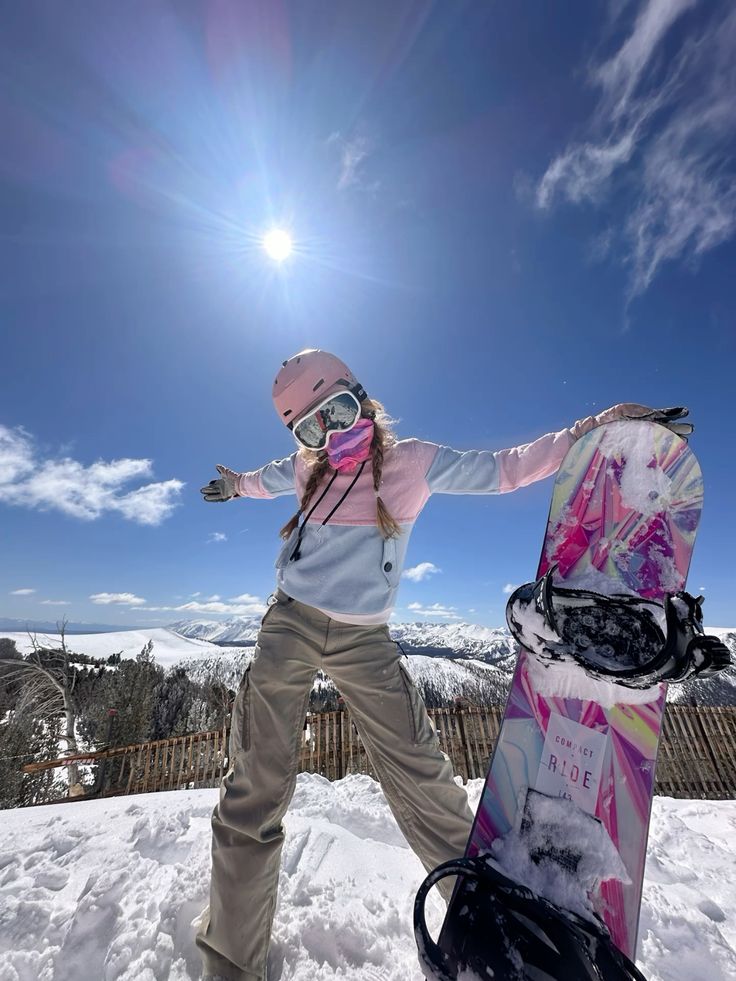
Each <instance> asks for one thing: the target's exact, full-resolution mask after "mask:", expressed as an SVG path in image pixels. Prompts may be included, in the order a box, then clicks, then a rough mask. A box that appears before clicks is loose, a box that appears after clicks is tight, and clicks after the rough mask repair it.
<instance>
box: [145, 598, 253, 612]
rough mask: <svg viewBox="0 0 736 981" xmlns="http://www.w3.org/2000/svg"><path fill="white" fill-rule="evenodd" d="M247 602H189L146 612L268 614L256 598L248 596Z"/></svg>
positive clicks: (153, 607) (151, 608)
mask: <svg viewBox="0 0 736 981" xmlns="http://www.w3.org/2000/svg"><path fill="white" fill-rule="evenodd" d="M245 598H246V599H247V602H243V603H240V602H236V603H233V602H231V603H223V602H221V601H219V600H206V601H205V602H202V603H197V602H189V603H182V604H181V605H180V606H147V607H145V609H146V610H155V611H165V612H167V613H225V614H227V615H228V616H261V615H262V614H263V613H265V612H266V609H267V607H266V604H265V603H263V602H262V601H261V600H259V599H257V597H255V596H246V597H245Z"/></svg>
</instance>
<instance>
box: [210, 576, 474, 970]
mask: <svg viewBox="0 0 736 981" xmlns="http://www.w3.org/2000/svg"><path fill="white" fill-rule="evenodd" d="M277 597H278V600H277V602H276V603H275V604H274V605H273V606H271V607H270V608H269V609H268V610H267V612H266V615H265V616H264V618H263V622H262V624H261V630H260V633H259V635H258V642H257V645H256V649H255V656H254V658H253V660H252V661H251V664H250V665H249V667H248V669H247V670H246V672H245V674H244V676H243V680H242V682H241V686H240V690H239V692H238V695H237V697H236V699H235V703H234V705H233V712H232V729H231V734H230V769H229V770H228V772H227V773H226V774H225V776H224V778H223V780H222V784H221V786H220V801H219V804H218V805H217V806H216V807H215V809H214V811H213V813H212V879H211V885H210V903H209V906H208V907H207V909H206V910H205V911H204V914H203V917H202V921H201V925H200V927H199V931H198V933H197V938H196V942H197V946H198V947H199V948H200V952H201V955H202V959H203V962H204V969H205V973H208V972H210V973H212V974H218V975H222V976H223V977H225V978H227V979H229V981H261V979H263V978H264V975H265V971H266V956H267V953H268V947H269V942H270V936H271V924H272V921H273V915H274V909H275V906H276V893H277V887H278V878H279V867H280V858H281V847H282V845H283V842H284V828H283V825H282V823H281V822H282V819H283V817H284V815H285V813H286V810H287V808H288V805H289V802H290V801H291V798H292V794H293V793H294V786H295V783H296V773H297V764H298V758H299V753H300V747H301V741H302V732H303V727H304V718H305V715H306V711H307V704H308V701H309V693H310V691H311V689H312V682H313V680H314V676H315V674H316V672H317V670H318V669H321V670H323V671H325V672H326V673H327V674H328V675H329V676H330V677H331V678H332V680H333V681H334V682H335V685H336V686H337V688H338V689H339V691H340V693H341V695H342V696H343V698H344V700H345V703H346V705H347V707H348V710H349V712H350V715H351V717H352V720H353V722H354V723H355V725H356V727H357V729H358V732H359V733H360V737H361V740H362V741H363V745H364V746H365V749H366V751H367V753H368V756H369V758H370V761H371V764H372V765H373V768H374V771H375V772H376V774H377V775H378V777H379V779H380V781H381V786H382V788H383V792H384V794H385V795H386V798H387V800H388V803H389V806H390V808H391V810H392V812H393V814H394V817H395V818H396V821H397V822H398V824H399V827H400V828H401V830H402V832H403V833H404V835H405V837H406V839H407V841H408V842H409V845H410V846H411V847H412V849H413V850H414V851H415V852H416V854H417V855H418V856H419V858H420V860H421V862H422V864H423V865H424V867H425V869H427V871H431V870H432V869H433V868H435V866H437V865H439V864H440V863H441V862H446V861H448V860H449V859H452V858H457V857H458V856H460V855H462V854H463V853H464V851H465V845H466V842H467V838H468V835H469V834H470V829H471V826H472V822H473V815H472V812H471V810H470V808H469V807H468V801H467V795H466V794H465V791H464V790H463V789H462V787H458V786H457V784H456V783H455V782H454V780H453V772H452V766H451V764H450V762H449V760H448V758H447V757H446V756H445V755H444V754H443V753H442V752H441V751H440V749H439V746H438V743H437V737H436V733H435V731H434V727H433V726H432V724H431V722H430V719H429V716H428V715H427V711H426V708H425V706H424V702H423V701H422V698H421V696H420V695H419V693H418V691H417V690H416V688H415V687H414V684H413V683H412V680H411V678H410V676H409V673H408V671H407V669H406V667H405V666H404V664H403V663H402V659H401V656H400V654H399V652H398V649H397V646H396V644H395V643H394V642H393V641H391V639H390V636H389V632H388V628H387V627H386V626H385V625H383V626H371V627H362V626H354V625H351V624H346V623H340V622H339V621H337V620H333V619H331V618H330V617H327V616H325V615H324V614H323V613H320V612H319V611H318V610H315V609H314V608H313V607H311V606H306V605H305V604H304V603H300V602H298V601H297V600H292V599H290V598H289V597H287V596H286V595H285V594H284V593H282V592H281V591H279V592H278V593H277ZM452 882H453V880H451V879H445V880H443V882H442V883H441V884H440V885H439V886H438V888H439V889H440V890H441V891H442V892H443V895H444V896H445V899H449V894H450V892H451V888H452ZM418 886H419V883H417V887H418Z"/></svg>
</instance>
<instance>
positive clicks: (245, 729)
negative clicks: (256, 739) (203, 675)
mask: <svg viewBox="0 0 736 981" xmlns="http://www.w3.org/2000/svg"><path fill="white" fill-rule="evenodd" d="M250 668H251V666H250V664H249V665H248V667H247V668H246V669H245V672H244V673H243V678H242V681H241V682H240V688H239V689H238V694H237V695H236V696H235V701H234V703H233V711H232V716H231V718H230V745H229V749H230V761H231V763H232V761H233V760H234V758H235V754H236V753H237V752H238V750H240V749H243V750H249V749H250Z"/></svg>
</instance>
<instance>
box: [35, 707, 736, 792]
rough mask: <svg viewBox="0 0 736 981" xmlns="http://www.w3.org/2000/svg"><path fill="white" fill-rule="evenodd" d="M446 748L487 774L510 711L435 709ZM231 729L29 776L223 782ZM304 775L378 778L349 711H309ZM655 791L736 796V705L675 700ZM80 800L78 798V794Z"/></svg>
mask: <svg viewBox="0 0 736 981" xmlns="http://www.w3.org/2000/svg"><path fill="white" fill-rule="evenodd" d="M429 714H430V717H431V718H432V721H433V723H434V725H435V728H436V729H437V735H438V739H439V745H440V748H441V749H442V751H443V752H444V753H446V754H447V755H448V756H449V757H450V760H451V761H452V764H453V767H454V770H455V773H457V774H459V775H460V776H461V777H462V778H463V780H464V781H467V780H469V779H470V780H472V779H474V778H477V777H483V776H485V773H486V769H487V767H488V760H489V758H490V756H491V753H492V751H493V747H494V745H495V742H496V739H497V737H498V732H499V728H500V725H501V718H502V715H503V709H502V708H501V707H492V708H460V709H449V708H448V709H430V710H429ZM227 750H228V733H227V732H226V731H225V730H221V729H220V730H214V731H212V732H198V733H194V734H192V735H187V736H179V737H177V738H175V739H162V740H158V741H157V742H149V743H142V744H140V745H135V746H118V747H115V748H112V749H108V750H103V751H101V752H98V753H92V754H89V755H86V756H82V755H79V756H76V757H69V758H66V759H65V760H51V761H47V762H44V763H32V764H29V765H27V766H26V767H24V770H25V771H26V772H27V773H38V772H40V771H42V770H46V769H49V768H51V767H59V766H63V765H65V764H66V763H68V762H71V761H72V759H75V760H77V761H78V762H80V763H94V764H97V765H98V767H103V768H104V774H103V776H102V778H100V771H99V769H98V772H97V780H96V787H95V788H86V791H85V792H84V794H83V795H84V796H86V797H91V796H100V795H103V796H112V795H117V794H139V793H149V792H152V791H159V790H181V789H186V788H199V787H214V786H217V785H218V784H219V782H220V780H221V779H222V776H223V775H224V773H225V772H226V770H227V767H228V752H227ZM299 770H300V772H308V773H320V774H322V775H323V776H325V777H327V778H328V779H329V780H338V779H340V778H341V777H344V776H345V775H346V774H348V773H367V774H369V775H370V776H374V777H375V773H374V771H373V769H372V767H371V763H370V760H369V759H368V756H367V753H366V751H365V748H364V746H363V744H362V742H361V739H360V737H359V735H358V732H357V729H356V728H355V725H354V724H353V722H352V720H351V719H350V716H349V714H348V713H347V712H344V711H343V712H326V713H322V714H319V715H308V716H307V719H306V722H305V725H304V733H303V738H302V749H301V758H300V761H299ZM655 792H656V793H658V794H666V795H667V796H670V797H687V798H709V799H736V706H727V707H717V708H716V707H711V706H697V707H694V706H681V705H669V706H668V707H667V712H666V714H665V721H664V729H663V734H662V740H661V743H660V752H659V760H658V762H657V773H656V785H655ZM76 799H78V798H76Z"/></svg>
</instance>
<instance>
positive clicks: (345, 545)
mask: <svg viewBox="0 0 736 981" xmlns="http://www.w3.org/2000/svg"><path fill="white" fill-rule="evenodd" d="M630 408H640V407H638V406H637V407H634V406H632V405H631V404H626V405H620V406H615V407H614V408H613V409H609V410H607V411H606V412H604V413H602V414H601V415H599V416H596V417H593V416H591V417H588V418H587V419H583V420H581V421H580V422H578V423H576V424H575V425H574V426H573V427H571V428H570V429H563V430H561V431H560V432H558V433H549V434H548V435H546V436H542V437H541V438H540V439H537V440H535V441H534V442H532V443H527V444H525V445H524V446H516V447H514V448H512V449H506V450H496V451H493V450H465V451H461V450H453V449H451V448H450V447H449V446H440V445H438V444H437V443H429V442H426V441H424V440H421V439H402V440H400V441H399V442H397V443H395V444H394V446H393V447H391V448H390V449H389V450H387V451H386V453H385V454H384V461H383V473H382V480H381V487H380V495H381V499H382V500H383V502H384V504H385V505H386V507H387V508H388V510H389V512H390V514H391V515H392V516H393V518H394V519H395V520H396V522H397V523H398V524H399V526H400V528H401V533H400V535H399V536H398V538H390V539H387V540H384V539H383V537H382V536H381V534H380V532H379V529H378V526H377V524H376V495H375V491H374V489H373V474H372V471H371V460H368V461H367V462H366V464H365V467H364V469H363V472H362V474H361V475H360V477H359V478H358V480H357V481H356V483H355V486H354V487H353V488H352V490H351V491H350V493H349V494H348V496H347V497H346V498H345V500H344V501H343V502H342V504H341V505H340V507H339V508H338V510H337V511H336V512H335V514H334V515H332V517H331V518H330V519H329V523H328V524H322V522H323V521H324V519H325V518H326V517H327V516H328V515H329V514H330V512H331V511H332V509H333V508H334V506H335V505H336V504H337V502H338V501H339V500H340V498H341V497H342V496H343V494H344V493H345V491H346V490H347V488H348V487H349V485H350V483H351V482H352V480H353V478H354V476H355V474H346V473H340V474H338V475H337V477H336V478H335V480H334V483H333V484H332V486H331V488H330V490H329V493H328V494H327V495H326V496H325V497H324V498H323V499H322V501H321V502H320V503H319V505H318V506H317V507H316V508H315V510H314V511H313V512H312V513H311V515H310V517H309V520H308V522H307V523H306V525H305V527H304V529H303V533H302V539H301V547H300V549H299V558H298V559H294V558H293V557H292V556H293V554H294V550H295V547H296V544H297V539H298V534H299V533H298V531H297V530H296V529H295V530H294V531H293V532H292V534H291V536H290V537H289V539H288V540H287V541H286V542H285V543H284V545H283V547H282V548H281V551H280V552H279V554H278V557H277V559H276V570H277V583H278V585H279V587H280V588H281V589H282V590H283V591H284V592H285V593H287V594H288V595H289V596H293V597H294V599H297V600H299V601H300V602H302V603H307V604H308V605H309V606H314V607H317V608H318V609H320V610H322V611H323V612H324V613H326V614H328V616H331V617H333V618H334V619H336V620H342V621H344V622H347V623H362V624H374V623H385V622H386V621H387V620H388V617H389V615H390V613H391V610H392V608H393V606H394V604H395V602H396V594H397V591H398V588H399V580H400V578H401V572H402V570H403V567H404V559H405V556H406V549H407V546H408V544H409V536H410V534H411V531H412V528H413V527H414V522H415V521H416V519H417V517H418V516H419V513H420V512H421V510H422V508H423V507H424V505H425V504H426V503H427V501H428V500H429V497H430V495H431V494H506V493H508V492H509V491H513V490H516V489H517V488H519V487H525V486H526V485H527V484H531V483H533V482H534V481H536V480H541V479H542V478H544V477H548V476H549V475H550V474H553V473H556V471H557V470H558V469H559V466H560V464H561V463H562V460H563V458H564V456H565V454H566V453H567V451H568V449H569V448H570V446H571V445H572V444H573V442H574V441H575V439H577V438H578V437H579V436H581V435H582V434H583V433H584V432H588V431H589V430H590V429H592V428H593V427H594V426H596V425H599V424H600V423H601V422H608V421H610V420H611V419H614V418H620V417H621V415H622V414H623V410H627V409H630ZM308 476H309V473H308V470H307V468H306V466H305V465H304V463H303V461H302V459H301V458H300V456H299V454H298V453H293V454H292V455H291V456H289V457H286V458H285V459H283V460H275V461H274V462H273V463H269V464H267V465H266V466H265V467H261V469H260V470H254V471H252V472H249V473H241V474H239V475H238V476H237V488H238V494H239V496H242V497H262V498H271V497H278V496H280V495H283V494H290V493H294V492H296V495H297V499H298V500H301V498H302V494H303V492H304V488H305V485H306V482H307V479H308ZM324 486H325V485H324V484H323V485H322V486H321V487H320V488H318V489H317V493H316V494H315V495H314V497H313V498H312V502H311V505H310V507H311V506H312V505H314V503H315V501H316V500H317V498H318V497H319V495H320V493H321V492H322V490H323V489H324Z"/></svg>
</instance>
